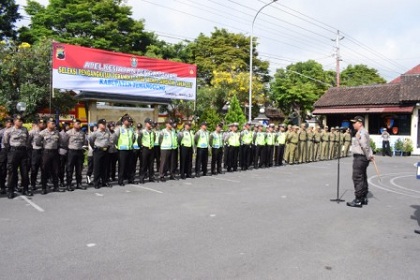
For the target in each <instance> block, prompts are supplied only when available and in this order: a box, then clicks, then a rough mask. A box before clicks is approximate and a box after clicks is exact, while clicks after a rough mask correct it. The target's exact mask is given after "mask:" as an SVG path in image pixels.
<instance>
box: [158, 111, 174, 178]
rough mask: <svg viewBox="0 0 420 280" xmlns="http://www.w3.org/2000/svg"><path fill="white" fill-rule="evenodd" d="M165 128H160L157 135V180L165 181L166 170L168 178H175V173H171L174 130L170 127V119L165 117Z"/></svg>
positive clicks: (172, 167)
mask: <svg viewBox="0 0 420 280" xmlns="http://www.w3.org/2000/svg"><path fill="white" fill-rule="evenodd" d="M165 126H166V127H165V129H162V131H161V132H160V135H159V146H160V166H159V181H160V182H165V181H166V179H165V175H166V172H167V171H168V170H169V172H170V179H171V180H175V175H174V173H173V169H174V166H172V164H173V162H174V161H173V160H172V148H173V146H174V145H173V143H172V142H173V141H174V140H175V139H176V138H175V131H174V130H173V127H172V120H171V119H167V120H166V121H165Z"/></svg>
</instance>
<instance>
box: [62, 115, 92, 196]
mask: <svg viewBox="0 0 420 280" xmlns="http://www.w3.org/2000/svg"><path fill="white" fill-rule="evenodd" d="M66 133H67V136H68V155H67V176H66V177H67V178H66V179H67V191H73V190H74V189H73V186H72V184H71V182H72V180H73V171H74V170H76V189H82V190H86V187H84V186H83V185H82V169H83V161H84V159H85V156H84V148H83V147H84V146H86V144H87V142H86V135H85V133H84V132H83V131H82V130H81V121H80V120H78V119H73V128H72V129H70V130H69V131H67V132H66Z"/></svg>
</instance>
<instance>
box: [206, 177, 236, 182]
mask: <svg viewBox="0 0 420 280" xmlns="http://www.w3.org/2000/svg"><path fill="white" fill-rule="evenodd" d="M206 178H210V179H214V180H222V181H227V182H232V183H240V182H241V181H236V180H229V179H222V178H216V177H206Z"/></svg>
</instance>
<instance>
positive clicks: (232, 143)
mask: <svg viewBox="0 0 420 280" xmlns="http://www.w3.org/2000/svg"><path fill="white" fill-rule="evenodd" d="M238 127H239V124H238V123H233V125H232V131H231V132H230V133H228V135H227V136H226V138H225V142H226V143H227V146H228V161H227V172H232V171H233V172H235V171H237V170H238V154H239V146H240V140H239V139H240V133H239V132H238Z"/></svg>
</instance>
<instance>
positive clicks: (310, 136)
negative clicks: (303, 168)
mask: <svg viewBox="0 0 420 280" xmlns="http://www.w3.org/2000/svg"><path fill="white" fill-rule="evenodd" d="M306 143H307V149H308V150H307V153H306V162H313V161H314V128H313V127H312V126H310V127H308V129H307V130H306Z"/></svg>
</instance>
